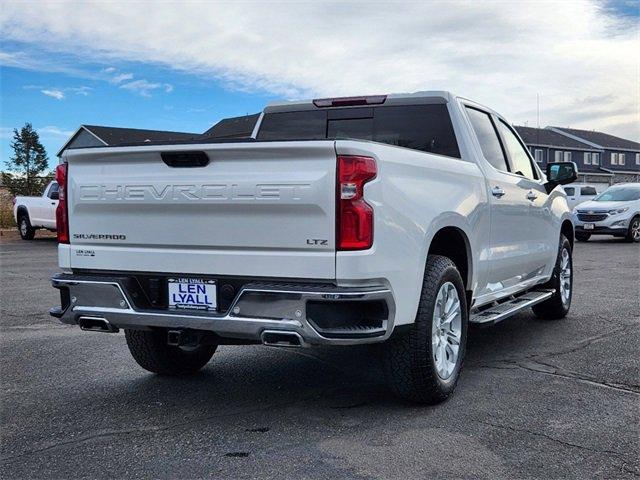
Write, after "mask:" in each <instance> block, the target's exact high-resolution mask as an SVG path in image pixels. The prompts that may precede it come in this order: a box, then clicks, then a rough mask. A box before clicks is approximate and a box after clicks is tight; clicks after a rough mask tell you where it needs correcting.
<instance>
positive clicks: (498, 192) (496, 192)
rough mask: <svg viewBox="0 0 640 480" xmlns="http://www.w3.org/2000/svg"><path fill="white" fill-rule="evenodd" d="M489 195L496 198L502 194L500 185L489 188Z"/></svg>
mask: <svg viewBox="0 0 640 480" xmlns="http://www.w3.org/2000/svg"><path fill="white" fill-rule="evenodd" d="M491 195H493V196H494V197H496V198H500V197H502V196H503V195H504V190H503V189H501V188H500V187H493V188H492V189H491Z"/></svg>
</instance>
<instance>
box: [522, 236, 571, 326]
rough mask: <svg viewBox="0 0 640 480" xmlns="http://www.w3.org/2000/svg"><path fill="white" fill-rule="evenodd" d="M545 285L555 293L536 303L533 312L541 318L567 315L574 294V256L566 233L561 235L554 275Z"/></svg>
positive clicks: (555, 317)
mask: <svg viewBox="0 0 640 480" xmlns="http://www.w3.org/2000/svg"><path fill="white" fill-rule="evenodd" d="M545 287H547V288H553V289H554V290H555V293H554V294H553V296H552V297H551V298H549V299H548V300H545V301H544V302H542V303H539V304H537V305H534V306H533V307H532V309H533V313H534V314H535V315H536V316H537V317H539V318H546V319H554V320H555V319H558V318H564V317H566V316H567V313H569V308H570V307H571V297H572V296H573V257H572V251H571V243H569V240H568V239H567V237H565V236H564V235H561V236H560V247H559V249H558V258H557V260H556V266H555V268H554V269H553V276H552V277H551V280H549V282H548V283H547V284H546V285H545Z"/></svg>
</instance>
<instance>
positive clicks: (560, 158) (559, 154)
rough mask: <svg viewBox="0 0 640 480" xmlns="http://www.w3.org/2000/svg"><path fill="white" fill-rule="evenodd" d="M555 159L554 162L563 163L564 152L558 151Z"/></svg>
mask: <svg viewBox="0 0 640 480" xmlns="http://www.w3.org/2000/svg"><path fill="white" fill-rule="evenodd" d="M553 158H554V160H555V161H556V162H561V161H562V152H561V151H560V150H558V151H556V152H555V154H554V157H553Z"/></svg>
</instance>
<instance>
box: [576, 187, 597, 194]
mask: <svg viewBox="0 0 640 480" xmlns="http://www.w3.org/2000/svg"><path fill="white" fill-rule="evenodd" d="M580 194H581V195H597V194H598V193H597V192H596V189H595V188H593V187H582V189H581V190H580Z"/></svg>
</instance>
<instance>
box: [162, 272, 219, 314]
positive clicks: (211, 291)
mask: <svg viewBox="0 0 640 480" xmlns="http://www.w3.org/2000/svg"><path fill="white" fill-rule="evenodd" d="M168 286H169V308H171V309H185V310H205V311H212V310H216V309H217V308H218V305H217V297H216V282H215V280H204V279H201V278H170V279H169V280H168Z"/></svg>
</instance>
